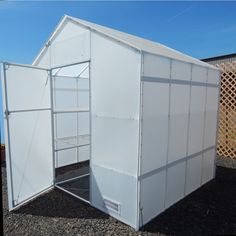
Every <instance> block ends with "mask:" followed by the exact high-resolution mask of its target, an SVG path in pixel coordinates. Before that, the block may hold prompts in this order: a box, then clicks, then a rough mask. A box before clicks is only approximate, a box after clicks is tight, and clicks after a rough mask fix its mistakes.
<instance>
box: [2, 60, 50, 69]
mask: <svg viewBox="0 0 236 236" xmlns="http://www.w3.org/2000/svg"><path fill="white" fill-rule="evenodd" d="M0 63H3V64H5V65H6V66H19V67H26V68H31V69H37V70H44V71H50V69H48V68H43V67H38V66H33V65H28V64H19V63H13V62H7V61H6V62H5V61H0ZM6 69H7V68H6Z"/></svg>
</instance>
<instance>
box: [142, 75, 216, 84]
mask: <svg viewBox="0 0 236 236" xmlns="http://www.w3.org/2000/svg"><path fill="white" fill-rule="evenodd" d="M142 81H145V82H153V83H171V84H181V85H192V86H204V87H205V86H206V87H218V85H217V84H213V83H204V82H197V81H192V80H190V81H189V80H179V79H165V78H159V77H151V76H142Z"/></svg>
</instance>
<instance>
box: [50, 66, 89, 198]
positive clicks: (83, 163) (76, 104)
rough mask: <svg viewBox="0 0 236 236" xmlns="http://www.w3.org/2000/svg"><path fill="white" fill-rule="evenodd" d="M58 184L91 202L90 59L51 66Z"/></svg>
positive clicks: (60, 187) (61, 187) (55, 162)
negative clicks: (83, 61)
mask: <svg viewBox="0 0 236 236" xmlns="http://www.w3.org/2000/svg"><path fill="white" fill-rule="evenodd" d="M51 76H52V88H53V89H52V91H53V98H52V99H53V123H54V125H53V127H54V132H53V137H54V160H55V161H54V165H55V186H56V187H57V188H59V189H61V190H63V191H65V192H67V193H69V194H71V195H73V196H75V197H77V198H79V199H81V200H83V201H85V202H89V170H90V166H89V159H90V78H89V77H90V76H89V62H85V63H78V64H73V65H68V66H62V67H57V68H54V69H52V71H51Z"/></svg>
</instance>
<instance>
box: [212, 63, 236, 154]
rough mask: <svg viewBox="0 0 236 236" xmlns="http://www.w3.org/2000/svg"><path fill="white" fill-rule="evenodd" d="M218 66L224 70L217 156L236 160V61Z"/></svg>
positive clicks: (222, 74)
mask: <svg viewBox="0 0 236 236" xmlns="http://www.w3.org/2000/svg"><path fill="white" fill-rule="evenodd" d="M216 66H217V67H218V68H220V69H221V70H222V73H221V91H220V107H219V129H218V143H217V154H218V155H219V156H223V157H229V158H236V61H232V62H225V63H221V64H217V65H216Z"/></svg>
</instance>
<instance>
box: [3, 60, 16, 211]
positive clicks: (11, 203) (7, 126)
mask: <svg viewBox="0 0 236 236" xmlns="http://www.w3.org/2000/svg"><path fill="white" fill-rule="evenodd" d="M8 66H9V65H8ZM2 69H3V80H2V81H3V93H4V94H3V96H4V99H5V107H3V109H4V108H5V111H4V113H5V119H6V121H5V124H4V125H5V130H6V132H5V141H6V148H7V149H6V162H7V170H8V171H7V175H9V176H10V181H8V182H7V185H8V194H9V192H10V194H9V197H11V199H9V201H8V205H9V210H12V209H13V208H14V207H15V201H14V188H13V176H12V161H11V140H10V124H9V114H10V112H9V107H8V95H7V77H6V70H7V64H6V63H2ZM8 179H9V178H8Z"/></svg>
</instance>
